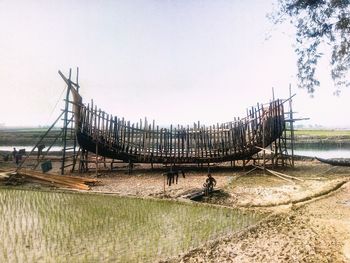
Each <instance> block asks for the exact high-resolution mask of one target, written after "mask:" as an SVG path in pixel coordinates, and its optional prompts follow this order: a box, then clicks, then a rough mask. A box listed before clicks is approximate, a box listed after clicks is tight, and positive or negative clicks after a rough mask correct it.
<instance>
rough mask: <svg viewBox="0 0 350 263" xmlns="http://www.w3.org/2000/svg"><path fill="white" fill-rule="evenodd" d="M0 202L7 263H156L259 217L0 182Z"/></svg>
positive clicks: (168, 203) (220, 210) (1, 246)
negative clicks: (12, 186)
mask: <svg viewBox="0 0 350 263" xmlns="http://www.w3.org/2000/svg"><path fill="white" fill-rule="evenodd" d="M0 200H6V202H1V203H0V211H1V214H0V234H1V235H2V240H1V241H0V242H3V243H2V245H1V244H0V249H1V250H2V251H1V255H2V256H3V258H7V259H8V260H7V261H13V260H15V259H16V256H17V258H18V260H20V261H25V260H28V259H29V260H30V261H32V262H36V261H44V262H52V261H67V260H69V261H73V262H94V261H100V260H103V261H112V262H153V261H155V260H159V259H161V258H166V257H170V256H175V255H177V254H178V253H181V252H185V251H187V250H189V249H191V248H194V247H197V246H199V245H200V244H202V243H204V242H207V241H208V240H210V239H212V238H216V237H218V236H220V235H225V234H228V233H232V232H234V231H238V230H240V229H242V228H243V227H245V226H247V225H250V224H252V223H255V222H257V221H258V220H260V219H261V218H262V215H259V214H255V213H253V212H251V211H248V212H245V213H242V212H241V211H239V210H232V209H225V208H218V207H210V206H207V205H206V206H202V205H200V204H185V203H179V202H173V201H166V200H144V199H138V198H126V197H115V196H105V195H93V194H73V193H58V192H40V191H27V190H13V189H1V188H0ZM14 218H15V220H13V219H14ZM3 244H6V246H9V247H8V248H3ZM27 245H29V247H30V251H31V254H30V257H28V255H27V254H26V253H27V252H28V248H26V246H27ZM14 251H16V252H14ZM25 257H27V258H25Z"/></svg>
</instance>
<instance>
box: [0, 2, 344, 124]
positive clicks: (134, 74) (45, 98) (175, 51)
mask: <svg viewBox="0 0 350 263" xmlns="http://www.w3.org/2000/svg"><path fill="white" fill-rule="evenodd" d="M273 2H274V0H269V1H268V0H260V1H259V0H251V1H239V0H232V1H220V0H219V1H199V0H198V1H194V0H193V1H185V0H183V1H170V0H169V1H165V0H164V1H161V0H157V1H156V0H155V1H151V0H149V1H136V0H120V1H107V0H105V1H97V0H95V1H89V0H84V1H83V0H81V1H78V0H77V1H64V0H63V1H53V0H51V1H50V0H42V1H39V0H38V1H30V0H23V1H18V0H10V1H6V0H2V1H0V34H1V35H0V36H1V38H0V91H1V103H0V123H4V124H6V125H7V126H18V125H21V126H28V125H30V126H36V125H48V124H50V123H51V122H52V121H53V120H54V119H55V118H56V117H57V116H58V114H59V112H60V111H59V108H60V106H63V102H61V101H60V102H59V104H58V107H56V109H55V110H54V107H55V104H56V102H57V101H58V99H59V97H60V94H61V92H62V90H63V89H64V87H65V84H64V82H63V81H62V80H61V78H60V77H59V75H58V74H57V71H58V70H59V69H60V70H62V71H63V72H64V73H66V74H67V73H68V70H69V68H70V67H72V68H75V67H76V66H79V68H80V84H81V93H82V95H83V98H84V100H85V102H89V101H90V99H94V102H95V103H96V104H97V105H98V106H99V107H101V109H103V110H105V111H106V112H108V113H112V114H114V115H118V116H124V117H126V119H130V120H132V121H137V120H139V118H144V117H145V116H147V118H148V119H149V120H152V119H155V120H156V121H157V123H160V124H170V123H174V124H177V123H180V124H187V123H193V122H194V121H197V120H200V121H201V122H202V123H207V124H213V123H216V122H223V121H229V120H232V119H233V117H234V116H236V117H238V116H240V117H242V116H244V114H245V110H246V108H247V107H248V106H251V105H256V103H257V102H267V101H269V99H270V98H271V93H272V92H271V88H272V87H274V89H275V95H276V97H282V98H286V97H287V95H288V86H289V83H291V85H292V87H293V92H294V93H297V96H296V97H295V99H294V109H295V111H297V112H298V113H299V114H298V116H299V117H310V118H311V120H310V121H309V122H304V124H308V123H313V124H321V125H325V126H333V127H339V128H340V127H349V126H350V120H349V118H348V113H349V106H348V99H349V97H350V90H349V89H347V90H344V91H343V93H342V95H341V96H340V97H334V96H333V95H332V94H333V91H334V87H333V83H332V82H331V80H330V79H329V71H328V68H327V63H323V64H321V67H320V71H319V74H320V76H322V78H321V81H322V86H321V87H320V88H319V89H318V90H317V91H316V93H315V98H313V99H312V98H310V97H309V96H308V95H307V93H306V91H305V90H299V89H297V88H296V84H295V75H296V58H295V55H294V51H293V47H292V44H293V42H294V35H293V30H291V27H289V26H282V27H281V26H280V27H274V26H273V25H272V24H271V22H270V21H268V20H267V18H266V14H267V13H268V12H270V11H271V10H272V3H273ZM269 34H271V38H270V39H269V40H265V38H266V36H267V35H269ZM53 110H54V111H53Z"/></svg>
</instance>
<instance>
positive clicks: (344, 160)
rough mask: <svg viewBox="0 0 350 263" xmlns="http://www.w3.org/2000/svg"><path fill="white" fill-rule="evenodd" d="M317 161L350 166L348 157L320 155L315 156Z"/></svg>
mask: <svg viewBox="0 0 350 263" xmlns="http://www.w3.org/2000/svg"><path fill="white" fill-rule="evenodd" d="M315 158H316V159H317V160H318V161H320V162H322V163H326V164H330V165H334V166H349V167H350V158H329V159H323V158H320V157H315Z"/></svg>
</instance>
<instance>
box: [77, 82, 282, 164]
mask: <svg viewBox="0 0 350 263" xmlns="http://www.w3.org/2000/svg"><path fill="white" fill-rule="evenodd" d="M71 91H72V93H73V101H74V102H73V105H74V107H73V112H74V115H75V132H76V136H77V141H78V143H79V145H80V147H81V148H82V149H83V150H86V151H88V152H92V153H95V154H96V153H97V154H98V155H100V156H104V157H108V158H112V159H118V160H122V161H124V162H132V163H171V164H178V163H212V162H224V161H234V160H245V159H248V158H250V157H251V156H252V155H254V154H256V153H258V152H259V151H261V148H263V147H267V146H268V145H270V144H271V143H272V142H274V141H275V140H276V139H278V138H279V137H280V136H281V135H282V132H283V131H284V129H285V122H284V109H283V101H282V100H274V101H272V102H270V103H268V104H265V105H262V104H257V106H256V107H251V108H250V109H248V110H247V116H246V117H245V118H241V119H240V118H237V119H236V118H234V120H233V121H231V122H227V123H222V124H216V125H210V126H205V125H200V123H199V122H198V123H194V124H193V126H189V125H187V126H180V125H177V126H174V125H170V126H168V127H161V126H159V125H156V124H155V122H154V121H153V122H152V123H148V121H147V119H145V120H144V121H142V120H140V122H138V123H133V124H132V123H130V121H126V120H125V119H124V118H120V117H117V116H112V115H110V114H106V113H105V112H103V111H101V110H100V109H98V108H97V107H96V106H95V105H93V102H91V104H87V105H86V104H83V102H82V98H81V96H80V95H79V94H78V92H77V91H76V90H75V89H74V87H71Z"/></svg>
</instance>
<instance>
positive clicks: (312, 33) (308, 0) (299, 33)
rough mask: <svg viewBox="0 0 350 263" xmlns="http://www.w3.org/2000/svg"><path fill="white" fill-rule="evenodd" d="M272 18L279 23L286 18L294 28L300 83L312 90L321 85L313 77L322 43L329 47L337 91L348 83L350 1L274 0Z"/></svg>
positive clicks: (332, 73)
mask: <svg viewBox="0 0 350 263" xmlns="http://www.w3.org/2000/svg"><path fill="white" fill-rule="evenodd" d="M277 1H278V8H277V11H275V12H274V13H273V14H272V16H271V18H272V20H273V21H274V22H275V23H281V22H284V21H286V20H287V19H288V18H289V19H290V22H291V23H292V24H293V25H294V26H295V28H296V49H295V52H296V54H297V57H298V61H297V65H298V79H299V86H300V87H303V88H306V89H307V91H308V92H309V93H311V94H312V93H313V92H314V91H315V88H316V87H317V86H319V85H320V82H319V80H317V77H316V76H315V71H316V67H317V63H318V61H319V59H320V58H321V57H322V56H323V55H324V54H323V50H325V49H324V46H325V45H326V46H328V47H330V50H331V53H330V54H331V57H330V58H329V61H330V65H331V72H330V73H331V76H332V78H333V81H334V84H335V87H336V91H335V93H336V94H339V92H340V90H341V88H342V87H345V86H349V85H350V81H349V78H348V77H349V70H350V53H349V51H350V0H277Z"/></svg>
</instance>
